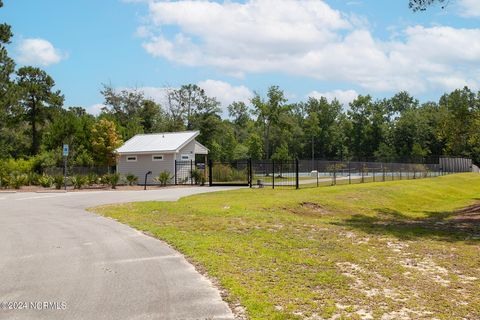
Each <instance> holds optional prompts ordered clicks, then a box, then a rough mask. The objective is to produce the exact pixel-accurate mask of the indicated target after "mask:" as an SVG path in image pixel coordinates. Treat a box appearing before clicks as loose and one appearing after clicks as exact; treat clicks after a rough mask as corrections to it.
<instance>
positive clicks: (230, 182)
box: [172, 160, 471, 189]
mask: <svg viewBox="0 0 480 320" xmlns="http://www.w3.org/2000/svg"><path fill="white" fill-rule="evenodd" d="M470 170H471V168H470V167H459V166H456V167H455V166H448V167H445V168H444V167H442V164H441V163H430V164H429V163H385V162H361V161H326V160H286V161H274V160H239V161H224V162H218V161H211V160H210V161H209V162H208V163H204V162H200V161H194V160H188V161H175V172H174V175H173V176H174V178H173V181H174V184H175V185H194V184H205V183H208V184H209V185H210V186H250V187H260V188H265V187H269V188H296V189H301V188H313V187H321V186H332V185H341V184H355V183H368V182H382V181H396V180H411V179H422V178H430V177H437V176H442V175H446V174H451V173H458V172H467V171H470ZM173 181H172V182H173Z"/></svg>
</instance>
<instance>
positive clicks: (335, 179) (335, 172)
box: [332, 161, 337, 186]
mask: <svg viewBox="0 0 480 320" xmlns="http://www.w3.org/2000/svg"><path fill="white" fill-rule="evenodd" d="M336 184H337V163H336V162H335V161H334V162H333V181H332V186H334V185H336Z"/></svg>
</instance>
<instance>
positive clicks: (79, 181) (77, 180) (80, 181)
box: [70, 174, 87, 189]
mask: <svg viewBox="0 0 480 320" xmlns="http://www.w3.org/2000/svg"><path fill="white" fill-rule="evenodd" d="M70 182H71V183H72V185H73V189H82V188H83V187H84V186H85V185H86V184H87V178H86V177H85V176H82V175H79V174H77V175H74V176H73V177H71V178H70Z"/></svg>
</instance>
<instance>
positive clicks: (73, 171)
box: [43, 167, 115, 176]
mask: <svg viewBox="0 0 480 320" xmlns="http://www.w3.org/2000/svg"><path fill="white" fill-rule="evenodd" d="M108 169H109V168H108V167H67V174H68V175H89V174H96V175H99V176H100V175H104V174H107V173H109V170H108ZM64 170H65V169H64V168H63V167H48V168H45V169H43V173H45V174H48V175H51V176H57V175H60V176H61V175H63V174H64ZM110 172H115V168H111V169H110Z"/></svg>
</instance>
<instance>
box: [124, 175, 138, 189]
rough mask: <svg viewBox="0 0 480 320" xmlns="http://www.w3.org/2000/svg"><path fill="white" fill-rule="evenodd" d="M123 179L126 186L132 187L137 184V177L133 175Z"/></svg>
mask: <svg viewBox="0 0 480 320" xmlns="http://www.w3.org/2000/svg"><path fill="white" fill-rule="evenodd" d="M125 178H126V179H127V182H128V185H129V186H133V185H135V184H137V182H138V177H137V176H136V175H134V174H133V173H128V174H127V175H126V176H125Z"/></svg>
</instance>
